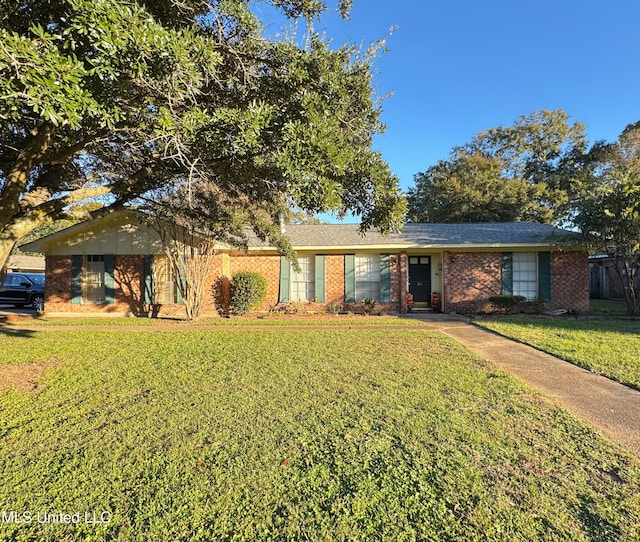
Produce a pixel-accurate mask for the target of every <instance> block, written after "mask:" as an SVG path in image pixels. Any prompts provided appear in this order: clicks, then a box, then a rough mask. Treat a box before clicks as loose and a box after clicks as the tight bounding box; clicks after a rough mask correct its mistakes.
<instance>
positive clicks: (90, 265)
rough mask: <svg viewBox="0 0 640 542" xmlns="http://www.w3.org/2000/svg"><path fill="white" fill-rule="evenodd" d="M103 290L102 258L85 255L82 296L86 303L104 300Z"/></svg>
mask: <svg viewBox="0 0 640 542" xmlns="http://www.w3.org/2000/svg"><path fill="white" fill-rule="evenodd" d="M104 294H105V291H104V258H103V259H102V261H101V260H100V257H95V256H94V257H92V256H87V263H86V266H85V270H84V298H85V301H87V302H88V303H98V302H101V301H104V300H105V295H104Z"/></svg>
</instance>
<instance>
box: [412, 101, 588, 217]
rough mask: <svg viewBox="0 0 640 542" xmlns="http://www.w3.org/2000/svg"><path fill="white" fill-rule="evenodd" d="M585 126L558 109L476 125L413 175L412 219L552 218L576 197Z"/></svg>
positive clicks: (567, 210) (563, 214)
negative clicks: (438, 158) (493, 125)
mask: <svg viewBox="0 0 640 542" xmlns="http://www.w3.org/2000/svg"><path fill="white" fill-rule="evenodd" d="M585 149H586V135H585V127H584V125H582V124H581V123H577V122H576V123H573V124H571V123H570V121H569V116H568V115H567V114H566V113H565V112H564V111H561V110H555V111H544V110H543V111H540V112H534V113H532V114H531V115H529V116H522V117H520V118H519V119H518V120H517V121H516V122H515V123H514V124H513V125H512V126H508V127H502V126H499V127H496V128H491V129H489V130H486V131H484V132H480V133H478V134H477V135H475V136H474V137H473V138H472V139H471V141H469V142H468V143H466V144H465V145H463V146H459V147H455V148H454V149H453V150H452V152H451V154H450V157H449V159H448V160H441V161H439V162H438V163H437V164H436V165H434V166H431V167H430V168H428V169H427V170H426V171H425V172H423V173H418V174H417V175H415V177H414V180H415V187H414V188H411V189H410V190H409V194H408V201H409V218H410V220H412V221H414V222H510V221H527V220H528V221H535V222H542V223H554V222H559V221H562V220H563V219H565V218H567V217H568V216H569V214H570V212H571V208H572V205H573V203H574V202H575V198H576V197H577V190H578V186H580V184H579V182H578V179H579V178H580V172H581V171H582V169H581V167H582V160H581V158H582V156H583V154H584V151H585Z"/></svg>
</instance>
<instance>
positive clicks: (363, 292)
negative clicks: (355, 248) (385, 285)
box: [355, 254, 380, 301]
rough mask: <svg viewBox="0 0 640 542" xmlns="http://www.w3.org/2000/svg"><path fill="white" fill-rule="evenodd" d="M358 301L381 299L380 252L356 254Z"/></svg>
mask: <svg viewBox="0 0 640 542" xmlns="http://www.w3.org/2000/svg"><path fill="white" fill-rule="evenodd" d="M355 275H356V301H364V300H365V299H367V298H371V299H375V300H377V301H379V300H380V254H356V257H355Z"/></svg>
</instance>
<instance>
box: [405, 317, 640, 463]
mask: <svg viewBox="0 0 640 542" xmlns="http://www.w3.org/2000/svg"><path fill="white" fill-rule="evenodd" d="M439 316H440V315H437V316H436V315H434V316H433V317H432V316H412V318H416V319H419V320H420V321H422V322H423V323H424V324H425V325H427V326H428V327H429V328H431V329H435V330H438V331H440V332H441V333H444V334H445V335H448V336H449V337H452V338H454V339H455V340H456V341H458V342H459V343H461V344H463V345H464V346H466V347H467V348H469V349H470V350H471V351H473V352H475V353H477V354H479V355H480V356H482V357H483V358H485V359H486V360H488V361H490V362H492V363H493V364H495V365H496V366H498V367H500V368H502V369H504V370H505V371H507V372H508V373H510V374H512V375H514V376H515V377H517V378H519V379H520V380H523V381H524V382H525V383H527V384H529V385H530V386H531V387H533V388H536V389H537V390H539V391H540V392H542V393H543V394H544V395H546V396H547V397H549V398H551V399H553V400H555V401H557V402H558V403H560V404H562V405H563V406H565V407H566V408H567V409H568V410H569V411H571V412H572V413H573V414H575V415H576V416H577V417H579V418H581V419H583V420H585V421H586V422H588V423H590V424H591V425H592V426H594V427H596V428H597V429H600V430H601V431H602V432H603V433H605V434H606V435H607V436H608V437H610V438H611V439H612V440H614V441H615V442H617V443H618V444H620V445H621V446H623V447H625V448H627V449H628V450H630V451H631V452H632V453H634V454H635V455H636V456H638V457H640V392H638V391H635V390H632V389H631V388H628V387H626V386H623V385H622V384H618V383H617V382H614V381H612V380H609V379H608V378H605V377H603V376H599V375H596V374H594V373H592V372H589V371H587V370H585V369H581V368H580V367H577V366H576V365H572V364H571V363H568V362H566V361H563V360H561V359H558V358H556V357H554V356H551V355H549V354H545V353H544V352H540V351H539V350H536V349H535V348H532V347H530V346H527V345H524V344H520V343H518V342H515V341H512V340H510V339H507V338H505V337H502V336H500V335H497V334H496V333H493V332H491V331H486V330H484V329H481V328H479V327H476V326H474V325H472V324H469V323H468V319H467V318H461V317H449V318H447V317H446V315H442V316H441V317H439Z"/></svg>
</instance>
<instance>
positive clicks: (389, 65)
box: [263, 0, 640, 190]
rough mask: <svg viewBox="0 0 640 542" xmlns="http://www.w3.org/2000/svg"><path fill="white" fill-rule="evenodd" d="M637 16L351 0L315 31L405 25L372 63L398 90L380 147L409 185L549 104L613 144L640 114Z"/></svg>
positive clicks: (417, 0)
mask: <svg viewBox="0 0 640 542" xmlns="http://www.w3.org/2000/svg"><path fill="white" fill-rule="evenodd" d="M328 3H329V4H332V2H331V0H329V1H328ZM265 14H266V12H264V13H263V15H265ZM263 19H265V22H266V23H267V25H269V26H270V28H269V30H270V31H273V30H274V29H276V26H277V25H278V24H279V23H280V22H281V21H280V22H276V19H275V18H270V16H268V15H265V16H264V17H263ZM639 21H640V1H638V0H609V1H607V2H603V1H595V0H582V1H578V0H553V1H552V0H538V1H536V2H521V1H518V0H510V1H507V0H485V1H483V2H479V1H477V0H440V1H438V2H435V1H431V0H414V1H409V0H395V1H394V2H389V1H388V0H386V1H383V0H354V4H353V9H352V11H351V21H343V20H341V19H340V17H339V16H338V15H337V14H333V13H332V14H329V15H328V16H326V17H325V18H324V19H323V20H322V21H320V22H319V23H318V22H317V23H316V24H315V29H316V30H319V31H322V30H325V31H326V34H327V37H329V38H333V39H334V42H335V43H336V44H340V43H342V42H344V41H345V40H351V41H353V42H355V43H357V44H359V43H361V42H363V43H365V44H368V43H371V42H374V41H377V40H379V39H381V38H384V37H385V36H387V35H388V33H389V30H390V29H391V28H392V27H397V28H396V30H395V31H394V32H393V34H392V35H391V36H389V37H388V39H387V47H388V52H387V53H386V54H384V55H383V56H382V57H381V58H380V60H379V61H378V62H377V64H376V70H377V74H376V78H375V81H376V84H377V87H378V88H377V92H378V94H387V93H389V92H393V95H392V96H390V97H389V98H387V99H386V100H385V102H384V104H383V115H382V120H383V122H384V123H385V124H386V125H387V131H386V133H385V134H384V135H383V136H381V137H378V138H377V139H376V141H375V148H376V149H377V150H379V151H380V152H381V153H382V155H383V157H384V159H385V160H386V161H387V162H388V163H389V165H390V166H391V169H392V170H393V171H394V173H395V174H396V175H397V176H398V177H399V179H400V185H401V187H402V188H403V189H404V190H406V189H407V188H408V187H410V186H412V185H413V175H414V174H415V173H418V172H420V171H424V170H425V169H426V168H428V167H429V166H430V165H433V164H434V163H436V162H437V160H439V159H445V158H447V156H448V155H449V152H450V150H451V148H452V147H453V146H455V145H460V144H463V143H465V142H467V141H468V140H469V139H470V138H471V137H472V136H473V135H474V134H475V133H477V132H479V131H481V130H484V129H486V128H490V127H493V126H498V125H503V126H508V125H511V124H512V123H513V122H514V121H515V120H516V119H517V118H518V117H519V116H521V115H528V114H530V113H532V112H533V111H538V110H541V109H558V108H560V109H564V110H565V111H566V112H567V113H568V114H569V115H571V117H572V120H575V121H581V122H583V123H584V124H585V125H586V127H587V135H588V137H589V140H590V142H594V141H596V140H599V139H605V140H607V141H613V140H615V139H616V138H617V137H618V135H619V134H620V132H621V131H622V130H623V129H624V127H625V126H626V125H627V124H629V123H631V122H635V121H638V120H640V69H639V68H640V32H639V31H638V23H639Z"/></svg>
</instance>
